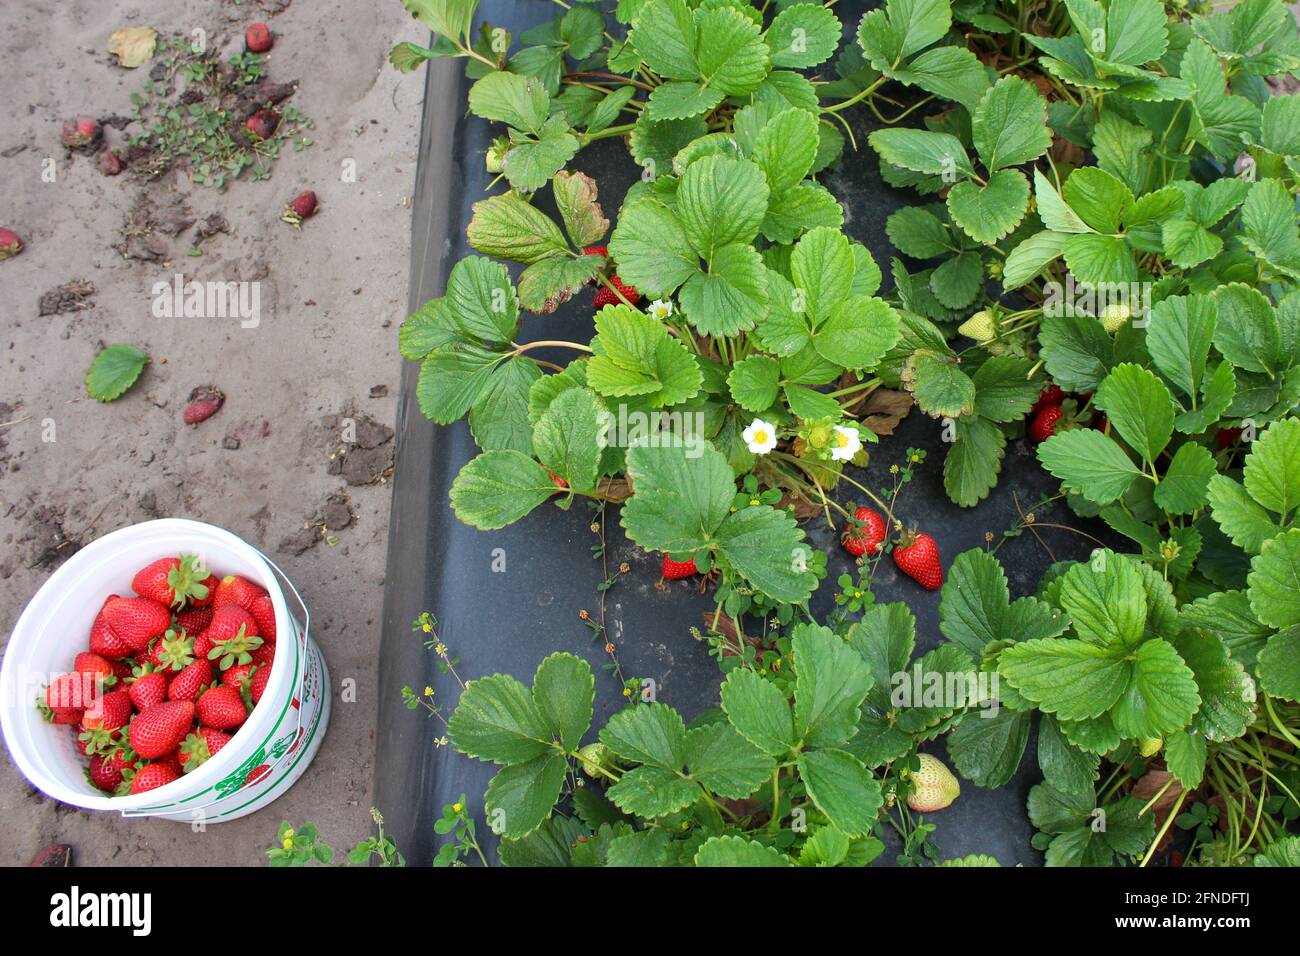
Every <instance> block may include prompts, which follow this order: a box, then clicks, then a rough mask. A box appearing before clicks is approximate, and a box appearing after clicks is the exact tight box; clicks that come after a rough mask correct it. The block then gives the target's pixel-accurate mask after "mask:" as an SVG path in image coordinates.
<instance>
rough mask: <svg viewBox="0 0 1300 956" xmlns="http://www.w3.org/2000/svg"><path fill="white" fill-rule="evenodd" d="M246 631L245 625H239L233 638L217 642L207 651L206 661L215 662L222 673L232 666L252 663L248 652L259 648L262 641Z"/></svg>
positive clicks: (251, 656)
mask: <svg viewBox="0 0 1300 956" xmlns="http://www.w3.org/2000/svg"><path fill="white" fill-rule="evenodd" d="M246 629H247V625H245V624H241V625H239V630H238V631H236V632H235V636H234V637H231V638H228V639H227V640H224V641H217V642H216V644H215V645H214V646H213V648H212V650H210V651H208V660H210V661H217V666H218V667H219V668H220V669H221V670H223V671H224V670H225V669H226V668H228V667H230V666H231V665H233V664H237V663H238V664H251V663H253V655H252V654H251V653H249V652H250V651H254V650H257V648H259V647H261V646H262V639H261V638H260V637H257V636H255V635H252V634H247V633H245V631H246Z"/></svg>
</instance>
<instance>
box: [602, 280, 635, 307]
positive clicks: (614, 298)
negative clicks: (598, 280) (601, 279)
mask: <svg viewBox="0 0 1300 956" xmlns="http://www.w3.org/2000/svg"><path fill="white" fill-rule="evenodd" d="M609 285H612V286H613V287H614V289H617V290H618V291H619V292H620V293H622V296H623V298H622V299H620V298H619V297H618V295H617V294H615V292H614V289H611V288H609V286H605V285H602V286H601V287H600V288H598V289H597V290H596V302H595V305H596V308H598V309H599V308H602V307H604V306H607V305H618V304H619V303H621V302H622V301H623V299H627V301H629V302H631V303H632V304H633V305H636V304H637V303H638V302H639V301H641V293H640V292H637V291H636V287H635V286H630V285H625V284H624V283H623V280H622V279H620V278H619V277H618V276H616V275H612V276H610V277H609Z"/></svg>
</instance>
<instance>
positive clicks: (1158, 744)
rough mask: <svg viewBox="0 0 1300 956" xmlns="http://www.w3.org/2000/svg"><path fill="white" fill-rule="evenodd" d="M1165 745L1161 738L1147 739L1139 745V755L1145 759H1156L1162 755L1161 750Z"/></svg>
mask: <svg viewBox="0 0 1300 956" xmlns="http://www.w3.org/2000/svg"><path fill="white" fill-rule="evenodd" d="M1164 745H1165V742H1164V740H1163V739H1162V738H1160V737H1147V738H1146V739H1145V740H1143V741H1141V742H1140V743H1139V744H1138V753H1140V754H1141V755H1142V756H1144V757H1154V756H1155V755H1156V754H1158V753H1160V750H1161V748H1162V747H1164Z"/></svg>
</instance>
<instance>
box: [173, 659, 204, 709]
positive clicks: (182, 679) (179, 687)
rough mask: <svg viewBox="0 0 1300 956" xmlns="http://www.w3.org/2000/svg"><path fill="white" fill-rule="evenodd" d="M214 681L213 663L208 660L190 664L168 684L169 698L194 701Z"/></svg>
mask: <svg viewBox="0 0 1300 956" xmlns="http://www.w3.org/2000/svg"><path fill="white" fill-rule="evenodd" d="M211 682H212V665H211V664H209V663H208V662H207V661H195V662H194V663H193V664H188V665H186V666H185V668H183V669H182V670H181V672H180V673H179V674H177V675H176V676H175V677H173V678H172V682H171V683H170V684H168V685H167V699H168V700H187V701H192V700H194V699H195V698H196V697H198V695H199V693H200V692H201V691H202V690H203V688H204V687H206V686H207V685H208V684H210V683H211Z"/></svg>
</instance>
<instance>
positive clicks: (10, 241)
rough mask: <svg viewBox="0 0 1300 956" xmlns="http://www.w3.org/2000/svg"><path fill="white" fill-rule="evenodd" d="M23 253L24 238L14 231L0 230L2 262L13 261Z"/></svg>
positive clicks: (0, 257)
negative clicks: (12, 259)
mask: <svg viewBox="0 0 1300 956" xmlns="http://www.w3.org/2000/svg"><path fill="white" fill-rule="evenodd" d="M22 251H23V240H22V237H21V236H19V235H18V233H16V232H14V231H13V230H12V229H3V228H0V262H4V260H6V259H11V258H13V257H14V256H16V255H18V253H20V252H22Z"/></svg>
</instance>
